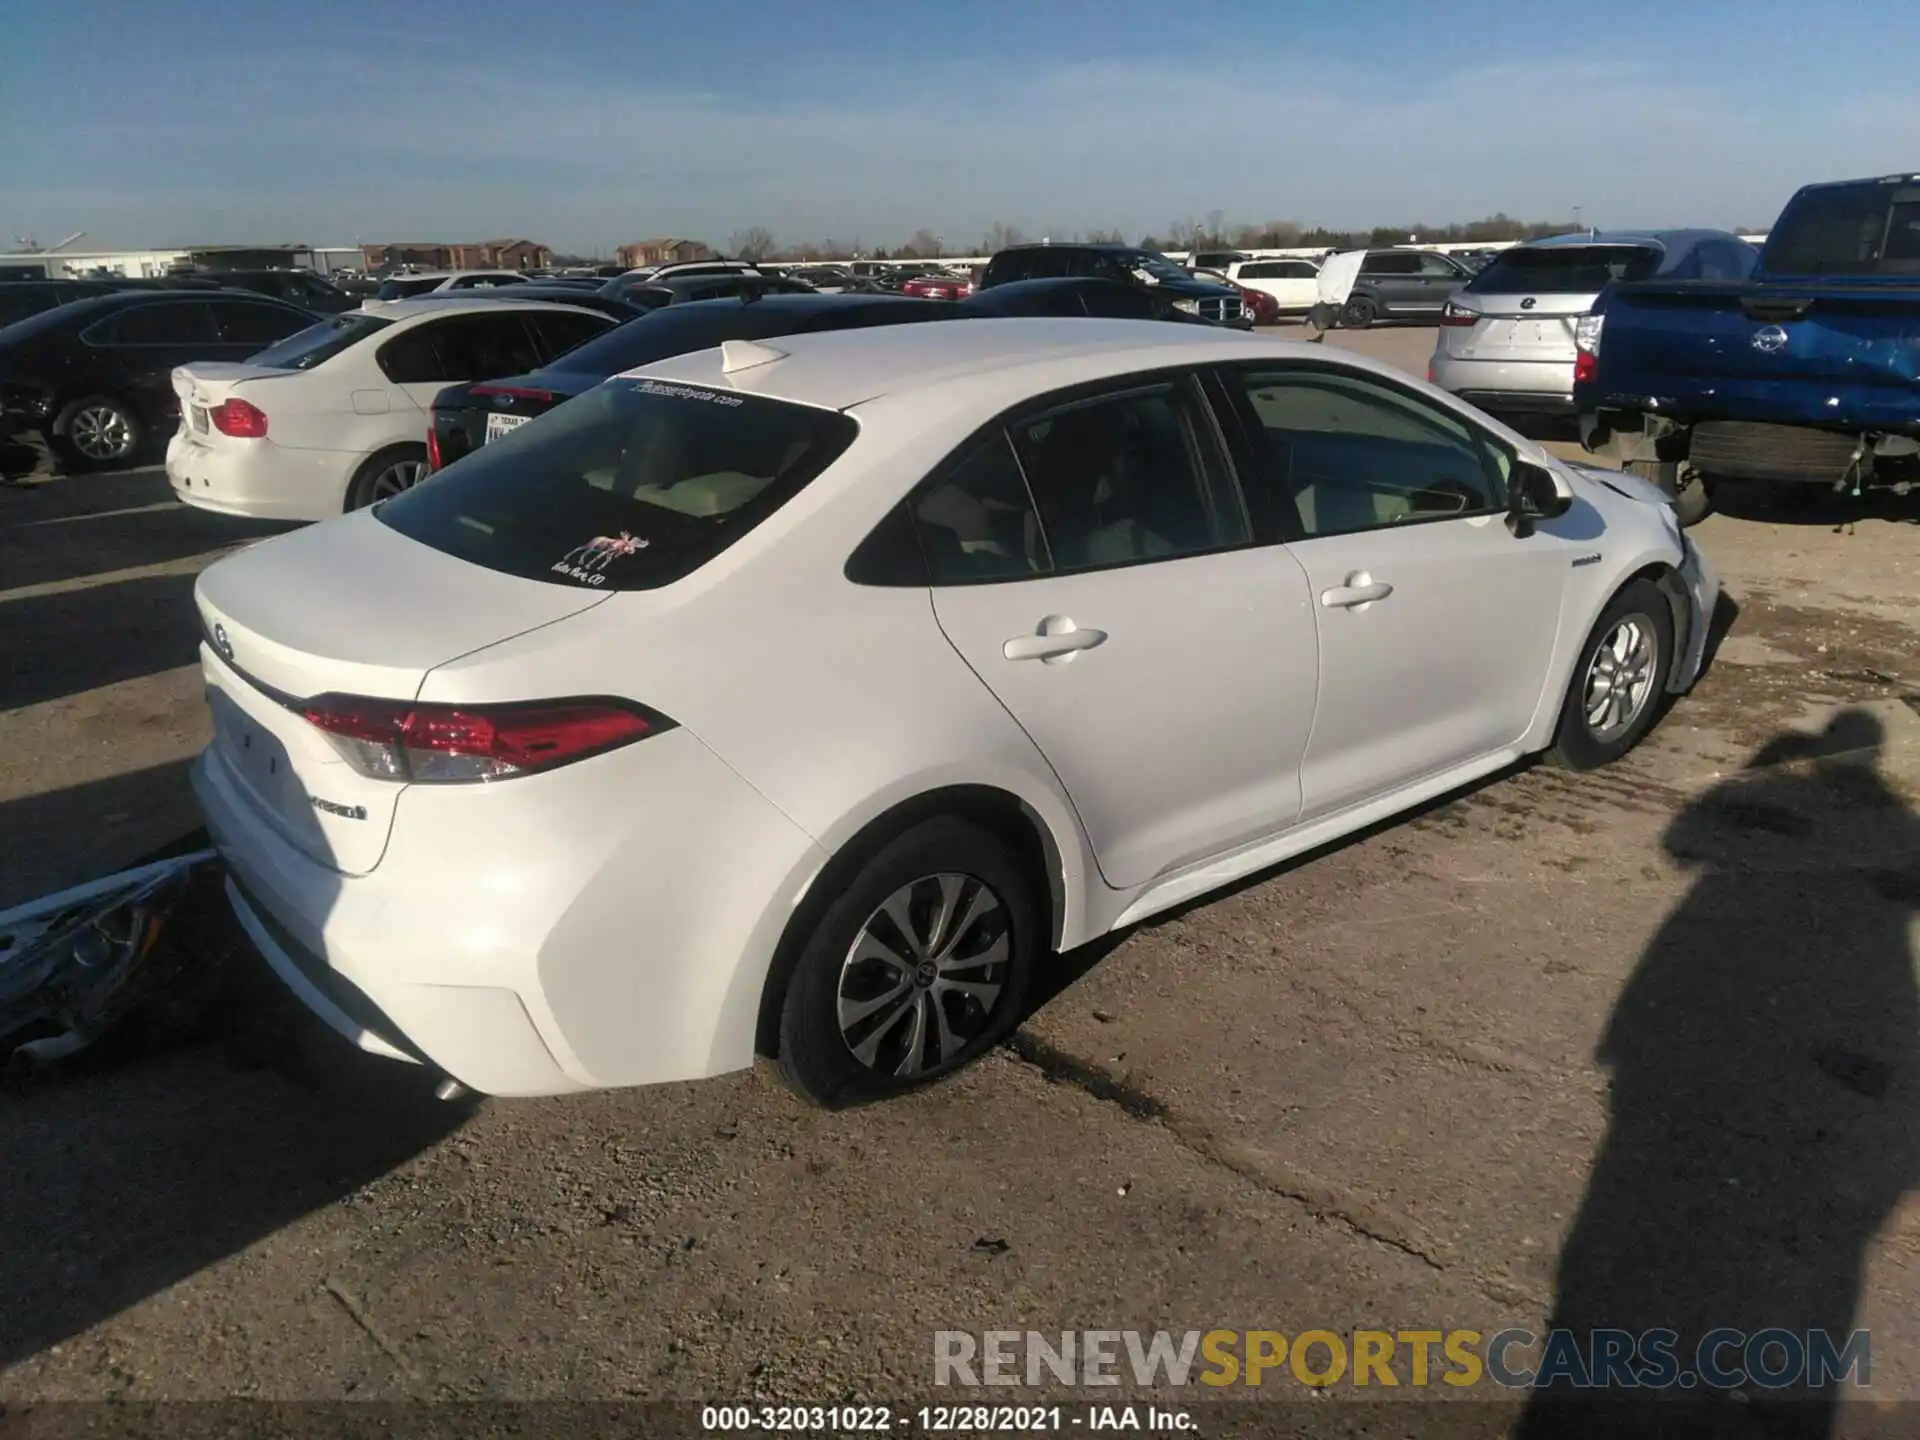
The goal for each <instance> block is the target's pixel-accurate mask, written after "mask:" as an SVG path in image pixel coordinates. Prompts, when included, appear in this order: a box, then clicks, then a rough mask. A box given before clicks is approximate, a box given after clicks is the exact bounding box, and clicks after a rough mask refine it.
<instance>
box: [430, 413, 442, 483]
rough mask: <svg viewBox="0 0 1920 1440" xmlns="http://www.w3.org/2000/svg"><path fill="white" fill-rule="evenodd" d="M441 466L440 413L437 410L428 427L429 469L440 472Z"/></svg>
mask: <svg viewBox="0 0 1920 1440" xmlns="http://www.w3.org/2000/svg"><path fill="white" fill-rule="evenodd" d="M440 465H441V460H440V412H439V411H437V410H436V411H434V413H433V420H432V423H431V424H430V425H428V426H427V469H429V470H438V469H439V468H440Z"/></svg>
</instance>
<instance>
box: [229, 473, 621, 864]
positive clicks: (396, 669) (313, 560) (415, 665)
mask: <svg viewBox="0 0 1920 1440" xmlns="http://www.w3.org/2000/svg"><path fill="white" fill-rule="evenodd" d="M194 598H195V601H196V604H197V606H198V609H199V612H200V621H201V627H202V631H203V635H204V639H205V643H204V644H203V646H202V648H201V654H202V662H203V669H204V671H205V677H206V684H207V703H208V707H209V709H210V710H211V711H212V713H213V721H214V740H213V749H214V750H215V751H216V752H217V754H218V757H219V759H220V760H221V761H223V762H224V763H225V764H226V766H227V767H228V769H229V770H230V772H231V773H232V774H233V776H234V777H235V779H236V781H237V783H238V788H239V789H240V790H241V791H242V793H244V794H245V796H246V797H247V799H248V800H249V801H250V802H251V803H252V804H253V806H254V807H255V808H256V810H257V811H258V812H259V813H260V815H261V816H262V817H264V818H265V820H266V821H267V822H268V823H269V824H271V825H272V826H273V828H274V829H275V830H277V831H278V832H279V833H280V834H281V835H282V836H284V837H285V838H286V839H287V840H288V841H289V842H290V843H292V844H293V845H295V846H296V847H298V848H299V849H300V850H301V851H302V852H303V853H304V854H306V855H307V856H309V857H310V858H311V859H314V860H316V861H319V862H320V863H321V864H324V865H327V866H329V867H331V868H333V869H335V870H338V871H341V872H342V873H345V874H349V875H360V874H365V873H367V872H368V871H370V870H372V869H373V868H374V867H375V866H377V865H378V864H379V863H380V857H381V855H382V854H383V853H384V852H385V850H386V844H387V836H388V833H389V831H390V830H391V827H392V823H393V814H394V808H395V804H396V802H397V801H398V799H399V796H400V792H401V791H402V790H404V789H406V788H407V787H406V786H405V785H403V784H399V783H396V782H394V781H388V780H375V779H370V778H368V777H366V776H363V775H360V774H359V773H358V772H356V771H355V770H354V769H353V768H352V767H351V766H349V765H348V764H347V763H346V762H345V761H344V760H343V759H341V757H340V754H339V752H338V751H336V750H335V749H334V747H333V745H332V743H331V742H330V741H329V740H328V739H327V737H326V736H325V735H323V734H322V733H321V732H320V731H319V730H318V729H316V728H315V727H314V726H313V725H311V724H309V723H308V722H307V720H306V719H305V718H304V717H303V716H302V715H301V713H300V702H301V701H305V700H310V699H312V698H314V697H316V696H319V695H323V694H329V693H335V694H340V693H344V694H351V695H365V696H372V697H377V698H382V699H393V700H411V699H414V698H415V697H416V696H417V695H418V694H419V691H420V686H421V683H422V681H423V680H424V679H425V677H426V674H427V672H428V671H429V670H431V669H433V668H434V667H435V666H436V665H441V664H444V663H445V662H447V661H449V660H454V659H457V658H459V657H461V656H464V655H469V654H472V653H473V652H474V651H476V650H481V649H484V648H486V647H487V646H489V645H493V644H496V643H498V642H500V641H502V640H507V639H510V638H512V637H514V636H516V635H522V634H525V633H526V632H527V631H529V630H534V629H538V628H540V627H541V626H543V625H550V624H552V623H554V622H555V621H557V620H563V619H565V618H567V617H568V616H570V615H576V614H579V613H580V612H581V611H584V610H590V609H592V608H593V607H594V606H595V605H598V604H601V603H603V602H604V601H605V599H606V598H607V597H606V596H605V595H604V594H596V593H594V592H592V591H589V590H585V589H574V588H569V587H566V586H561V585H549V584H545V583H542V582H539V581H533V580H522V579H519V578H517V577H515V576H511V575H504V574H499V573H497V572H494V571H491V570H487V569H483V568H482V567H480V566H478V565H470V564H468V563H467V562H465V561H463V560H457V559H455V558H453V557H452V556H449V555H444V554H442V553H440V552H439V551H437V550H433V549H431V548H429V547H428V546H425V545H421V544H418V543H416V542H414V541H412V540H409V539H407V538H406V537H405V536H403V535H401V534H399V533H398V532H397V531H394V530H392V529H389V528H388V527H387V526H386V525H385V524H383V523H382V522H381V521H380V520H378V519H377V518H376V517H375V516H374V515H373V514H372V513H371V512H370V511H361V512H358V513H356V514H354V515H350V516H346V517H344V518H343V519H340V520H334V521H329V522H327V523H326V524H322V525H315V526H311V527H309V528H307V529H304V530H298V531H295V532H293V533H292V534H290V535H285V536H281V537H279V538H277V539H274V540H269V541H264V542H262V543H260V544H257V545H253V546H250V547H248V548H247V549H246V550H243V551H241V552H240V553H239V554H237V555H233V556H230V557H228V558H227V559H225V560H222V561H220V562H219V563H218V564H216V565H214V566H212V567H210V568H209V569H208V570H206V571H205V572H204V573H203V574H202V575H201V576H200V579H199V582H198V584H197V585H196V586H195V587H194Z"/></svg>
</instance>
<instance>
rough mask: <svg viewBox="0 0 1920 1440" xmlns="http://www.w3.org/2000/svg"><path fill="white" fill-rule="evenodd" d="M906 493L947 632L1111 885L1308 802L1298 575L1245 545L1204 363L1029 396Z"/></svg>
mask: <svg viewBox="0 0 1920 1440" xmlns="http://www.w3.org/2000/svg"><path fill="white" fill-rule="evenodd" d="M1016 457H1017V458H1016ZM912 506H913V511H914V514H915V517H916V522H917V524H918V527H919V529H920V533H921V536H922V540H923V544H924V547H925V549H926V552H927V556H928V563H929V565H930V567H931V569H932V572H933V578H934V582H935V583H934V589H933V606H934V612H935V614H936V616H937V617H938V619H939V623H940V626H941V628H942V630H943V631H945V633H946V635H947V638H948V639H949V640H950V641H951V642H952V644H953V646H954V648H955V649H956V650H958V651H959V652H960V654H961V655H962V656H963V657H964V658H965V659H966V661H967V663H968V664H969V665H970V666H972V668H973V670H974V672H975V673H976V674H977V675H978V676H979V677H980V679H981V680H982V681H983V682H984V683H985V684H986V685H987V686H988V688H989V689H991V690H992V691H993V693H994V694H995V695H996V696H997V697H998V698H999V700H1000V701H1001V703H1002V704H1003V705H1005V706H1006V708H1007V710H1008V711H1009V712H1010V713H1011V714H1012V715H1013V717H1014V719H1015V720H1017V721H1018V722H1019V723H1020V724H1021V726H1022V727H1024V728H1025V730H1026V732H1027V734H1028V735H1030V736H1031V737H1032V738H1033V741H1034V743H1035V744H1036V745H1037V746H1038V747H1039V749H1040V751H1041V753H1042V754H1044V755H1045V757H1046V759H1047V761H1048V763H1049V764H1051V765H1052V767H1053V769H1054V772H1055V773H1056V774H1057V775H1058V776H1059V778H1060V782H1061V784H1062V785H1063V786H1064V787H1065V789H1066V791H1067V794H1068V796H1069V798H1070V799H1071V800H1072V802H1073V804H1074V807H1075V808H1076V810H1077V811H1078V812H1079V815H1080V818H1081V822H1082V823H1083V824H1084V825H1085V826H1086V830H1087V836H1088V839H1089V841H1090V843H1091V845H1092V848H1093V850H1094V853H1095V855H1096V857H1097V858H1098V861H1099V865H1100V870H1101V873H1102V874H1103V875H1104V876H1105V878H1106V880H1107V882H1108V883H1109V884H1110V885H1113V886H1115V887H1127V886H1134V885H1139V884H1143V883H1145V882H1146V881H1149V880H1151V879H1153V878H1154V877H1155V876H1158V875H1160V874H1163V873H1165V872H1167V871H1170V870H1174V869H1177V868H1179V867H1181V866H1184V865H1187V864H1190V863H1193V862H1196V861H1199V860H1202V859H1205V858H1206V857H1208V856H1211V855H1215V854H1218V853H1220V852H1221V851H1224V850H1227V849H1230V848H1232V847H1234V846H1236V845H1240V844H1244V843H1246V842H1248V841H1251V840H1254V839H1258V838H1259V837H1261V836H1264V835H1267V834H1270V833H1272V832H1274V831H1276V830H1279V829H1282V828H1284V827H1286V826H1287V825H1290V824H1292V823H1293V821H1294V820H1295V819H1297V818H1298V816H1299V812H1300V775H1299V767H1300V761H1301V757H1302V755H1303V753H1304V752H1305V748H1306V743H1307V736H1308V731H1309V727H1310V725H1311V722H1312V717H1313V692H1314V669H1315V654H1314V650H1315V644H1316V640H1315V632H1314V617H1313V613H1312V605H1311V603H1310V601H1309V597H1308V593H1307V582H1306V577H1305V575H1304V574H1303V573H1302V571H1301V569H1300V567H1299V565H1298V564H1297V563H1296V562H1295V561H1294V560H1293V558H1292V557H1291V556H1290V555H1289V554H1288V552H1287V551H1286V549H1285V548H1284V547H1283V546H1268V547H1265V548H1257V547H1252V546H1249V545H1247V544H1246V543H1245V542H1246V540H1247V528H1246V517H1245V514H1244V512H1243V510H1242V508H1241V506H1240V503H1239V500H1238V497H1237V495H1236V494H1235V493H1234V492H1233V491H1232V489H1231V487H1230V484H1229V483H1228V481H1227V477H1226V474H1225V470H1224V466H1223V464H1222V460H1221V452H1220V449H1219V442H1218V438H1217V432H1216V431H1215V429H1214V426H1213V420H1212V416H1211V413H1210V412H1209V410H1208V409H1207V406H1206V404H1205V402H1204V401H1203V400H1202V399H1201V396H1200V393H1199V390H1198V387H1197V385H1196V384H1195V382H1194V380H1193V378H1192V377H1190V376H1186V375H1176V376H1172V377H1167V376H1164V375H1163V376H1160V377H1135V378H1134V379H1133V380H1131V381H1129V382H1127V383H1125V384H1122V385H1118V386H1109V387H1104V388H1103V389H1102V390H1101V391H1100V392H1099V393H1096V394H1091V395H1088V394H1084V393H1077V394H1075V395H1074V396H1073V398H1072V400H1071V401H1070V403H1067V404H1065V405H1055V406H1053V407H1051V408H1042V409H1040V410H1038V411H1034V410H1028V411H1025V412H1022V413H1021V414H1018V415H1016V416H1015V417H1013V420H1012V422H1011V423H1010V425H1009V426H1008V428H1007V429H1006V430H998V429H996V430H995V431H994V432H993V433H992V434H991V435H990V436H988V437H987V438H985V439H984V440H982V441H979V442H977V443H976V444H975V445H974V446H973V447H972V448H971V449H970V450H968V451H966V452H964V453H963V454H962V455H960V456H958V457H956V459H955V460H954V461H953V462H952V463H951V464H949V465H948V466H946V467H943V468H942V470H941V471H939V472H937V473H936V474H935V475H934V476H932V477H930V479H929V480H928V481H927V482H926V484H924V485H923V486H922V487H921V488H920V489H919V490H918V491H916V493H915V496H914V498H913V501H912Z"/></svg>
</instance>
